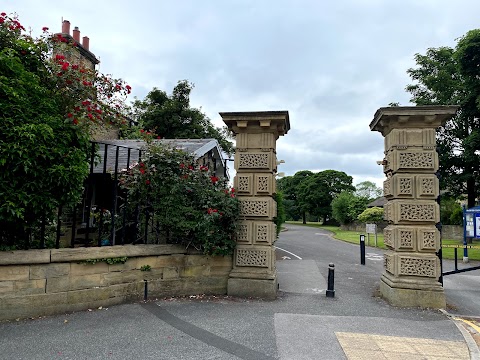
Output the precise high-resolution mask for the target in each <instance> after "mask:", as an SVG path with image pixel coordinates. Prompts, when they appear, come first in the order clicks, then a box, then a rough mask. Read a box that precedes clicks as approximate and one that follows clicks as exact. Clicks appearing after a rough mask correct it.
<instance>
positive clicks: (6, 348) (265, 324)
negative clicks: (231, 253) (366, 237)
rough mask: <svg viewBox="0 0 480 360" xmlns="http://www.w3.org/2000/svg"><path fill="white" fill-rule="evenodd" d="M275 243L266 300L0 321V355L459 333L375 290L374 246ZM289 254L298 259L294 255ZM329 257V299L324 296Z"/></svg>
mask: <svg viewBox="0 0 480 360" xmlns="http://www.w3.org/2000/svg"><path fill="white" fill-rule="evenodd" d="M288 227H289V231H286V232H284V233H282V234H281V236H280V239H279V240H278V241H277V242H276V246H277V247H279V248H282V249H284V250H287V251H288V252H289V253H286V252H284V254H285V255H281V251H280V250H279V251H278V253H279V254H278V255H279V257H283V256H287V257H290V258H291V259H290V260H288V259H287V258H285V260H280V261H278V262H277V268H278V277H279V284H280V290H281V291H280V292H279V296H278V299H277V300H275V301H261V300H252V299H236V298H230V297H221V296H220V297H204V296H193V295H195V294H192V297H186V298H169V299H159V300H158V301H156V302H151V303H147V304H141V303H139V304H126V305H121V306H115V307H112V308H109V309H101V310H98V309H94V311H83V312H77V313H74V314H66V315H61V316H53V317H49V318H43V319H37V320H21V321H18V322H12V323H1V324H0V358H1V359H5V360H9V359H57V358H59V359H61V358H63V359H227V360H230V359H245V360H250V359H262V360H268V359H284V360H291V359H293V360H295V359H346V357H345V355H344V352H343V350H342V348H341V346H340V344H339V342H338V340H337V337H336V333H337V332H347V333H369V334H381V335H385V336H403V337H423V338H431V339H439V340H452V341H461V340H462V341H463V337H462V335H461V333H460V332H459V330H458V329H457V327H456V326H455V324H454V323H453V322H452V321H451V320H449V319H447V318H446V317H445V316H444V315H443V314H441V313H440V312H438V311H433V310H419V309H400V308H394V307H391V306H389V305H388V304H387V303H385V302H384V301H383V300H382V299H380V298H378V297H377V296H375V295H376V289H377V287H378V284H379V280H380V274H381V271H382V260H381V258H382V256H381V255H382V252H381V251H378V250H375V249H372V248H367V254H369V256H368V258H367V263H366V265H365V266H363V265H360V255H359V249H358V246H356V245H352V244H347V243H344V242H341V241H337V240H334V239H332V238H331V237H330V236H328V235H327V233H325V232H323V231H321V230H318V229H314V228H306V227H300V226H290V225H289V226H288ZM292 254H295V255H296V256H298V257H300V258H302V260H300V259H298V258H297V257H295V256H293V255H292ZM330 262H332V263H334V264H335V291H336V293H335V298H333V299H330V298H326V297H325V293H324V289H325V287H326V281H325V279H326V277H327V272H328V264H329V263H330Z"/></svg>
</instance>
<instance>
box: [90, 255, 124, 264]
mask: <svg viewBox="0 0 480 360" xmlns="http://www.w3.org/2000/svg"><path fill="white" fill-rule="evenodd" d="M127 260H128V257H127V256H122V257H112V258H103V259H87V260H84V261H82V262H81V264H84V265H94V264H96V263H100V262H104V263H107V264H108V265H115V264H125V263H126V262H127Z"/></svg>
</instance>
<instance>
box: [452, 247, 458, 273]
mask: <svg viewBox="0 0 480 360" xmlns="http://www.w3.org/2000/svg"><path fill="white" fill-rule="evenodd" d="M457 250H458V249H457V248H454V249H453V253H454V255H455V271H457V270H458V251H457Z"/></svg>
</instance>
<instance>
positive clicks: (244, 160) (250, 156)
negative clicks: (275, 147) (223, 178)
mask: <svg viewBox="0 0 480 360" xmlns="http://www.w3.org/2000/svg"><path fill="white" fill-rule="evenodd" d="M270 158H271V153H269V152H262V153H240V154H238V168H239V169H270V167H271V163H272V161H271V159H270Z"/></svg>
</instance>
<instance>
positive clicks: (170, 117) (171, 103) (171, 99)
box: [133, 80, 233, 155]
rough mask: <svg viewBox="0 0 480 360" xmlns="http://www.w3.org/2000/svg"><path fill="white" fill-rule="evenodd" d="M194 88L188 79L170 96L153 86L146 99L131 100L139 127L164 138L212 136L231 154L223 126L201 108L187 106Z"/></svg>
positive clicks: (229, 143) (201, 137)
mask: <svg viewBox="0 0 480 360" xmlns="http://www.w3.org/2000/svg"><path fill="white" fill-rule="evenodd" d="M193 87H194V85H193V84H192V83H190V82H188V81H187V80H182V81H179V82H178V83H177V85H176V86H175V88H174V89H173V91H172V94H171V95H168V94H167V93H166V92H165V91H163V90H160V89H157V88H153V90H152V91H150V92H149V93H148V94H147V96H146V97H145V99H143V100H136V101H135V102H134V104H133V110H134V116H135V117H136V119H137V120H138V121H139V123H140V126H141V127H143V128H145V129H146V130H150V131H155V133H156V134H157V135H159V136H161V137H163V138H168V139H208V138H213V139H216V140H217V141H218V143H219V144H220V146H221V147H222V149H223V150H224V151H225V152H226V153H228V154H229V155H231V154H232V153H233V144H232V143H231V142H230V141H229V140H228V131H227V129H226V127H224V128H218V127H215V126H214V125H213V124H212V123H211V121H210V119H209V118H208V117H207V116H206V115H205V114H204V113H203V112H202V111H201V110H200V109H197V108H193V107H191V106H190V93H191V92H192V90H193Z"/></svg>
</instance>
